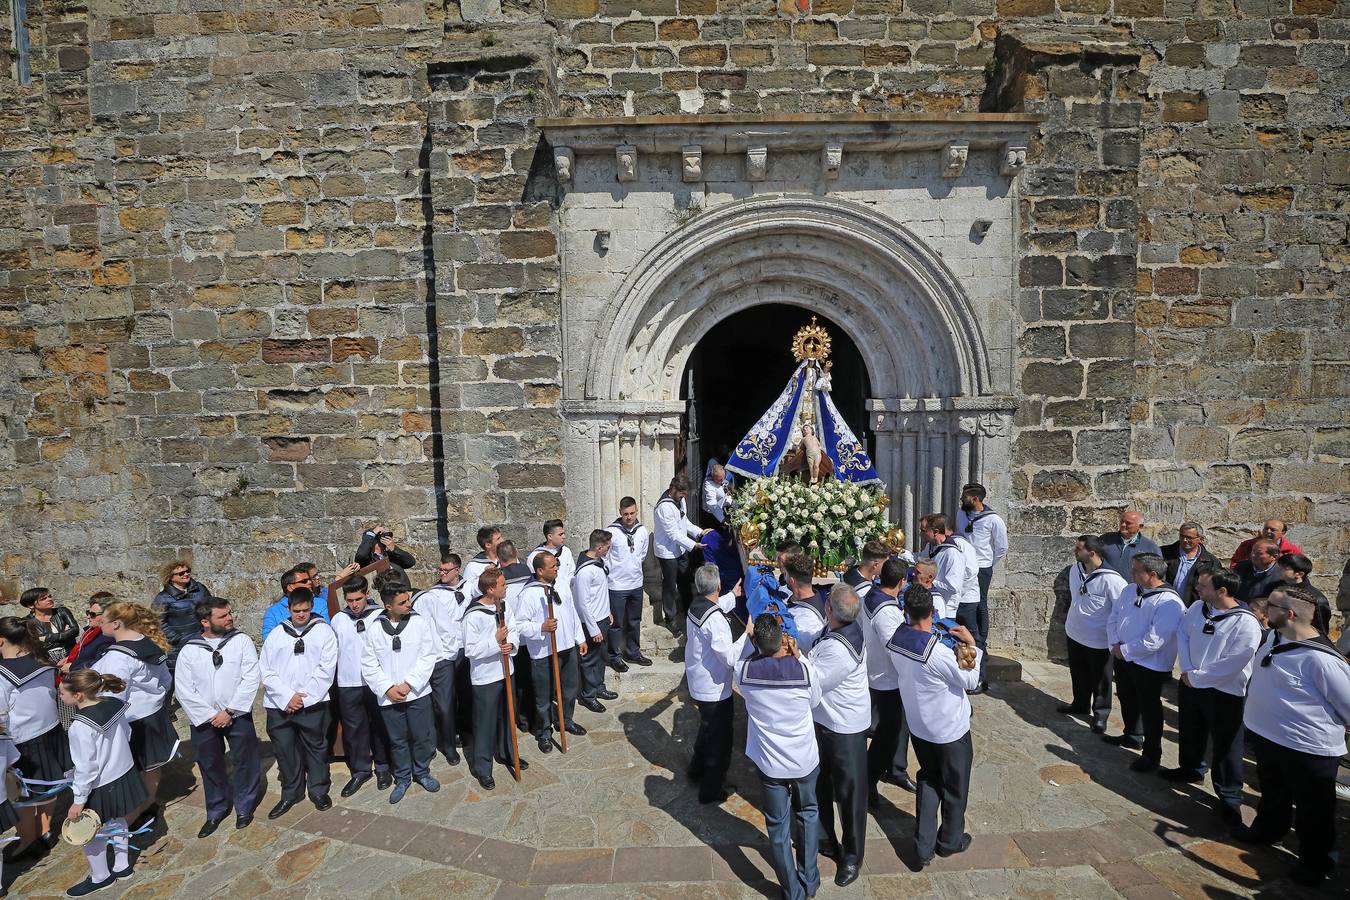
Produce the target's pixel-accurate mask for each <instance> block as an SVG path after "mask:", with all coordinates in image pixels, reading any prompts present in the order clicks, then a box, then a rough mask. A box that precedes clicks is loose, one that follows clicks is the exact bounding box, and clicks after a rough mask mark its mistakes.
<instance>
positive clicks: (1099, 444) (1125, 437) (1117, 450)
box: [1077, 428, 1130, 466]
mask: <svg viewBox="0 0 1350 900" xmlns="http://www.w3.org/2000/svg"><path fill="white" fill-rule="evenodd" d="M1077 456H1078V461H1079V462H1080V463H1082V464H1083V465H1085V466H1118V465H1124V464H1125V463H1127V462H1129V460H1130V432H1129V429H1125V428H1121V429H1115V430H1110V431H1098V430H1090V431H1080V432H1078V438H1077Z"/></svg>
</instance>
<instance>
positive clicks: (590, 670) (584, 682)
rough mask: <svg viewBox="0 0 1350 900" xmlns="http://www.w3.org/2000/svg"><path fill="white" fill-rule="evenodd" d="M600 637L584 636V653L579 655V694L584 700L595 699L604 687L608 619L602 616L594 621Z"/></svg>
mask: <svg viewBox="0 0 1350 900" xmlns="http://www.w3.org/2000/svg"><path fill="white" fill-rule="evenodd" d="M595 627H596V628H597V629H598V630H599V632H600V639H599V640H595V639H594V638H592V637H591V636H590V635H587V636H586V651H587V652H586V655H585V656H583V657H581V660H580V668H581V696H582V699H584V700H597V699H599V698H598V696H597V695H598V694H599V693H600V692H601V691H603V690H606V688H605V662H606V657H607V656H608V655H609V654H608V651H607V650H606V649H605V638H606V637H607V636H608V635H609V619H607V618H602V619H601V620H600V621H598V622H596V623H595Z"/></svg>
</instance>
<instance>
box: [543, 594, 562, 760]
mask: <svg viewBox="0 0 1350 900" xmlns="http://www.w3.org/2000/svg"><path fill="white" fill-rule="evenodd" d="M544 599H545V601H546V602H547V603H548V617H549V618H550V619H553V588H552V587H551V586H548V587H546V588H545V589H544ZM553 621H554V623H555V624H554V626H553V630H552V631H550V632H549V633H548V649H549V652H550V653H552V654H553V697H554V699H555V700H557V701H558V746H559V747H560V748H562V752H564V753H566V752H567V723H566V722H564V721H563V699H562V675H561V674H560V672H559V669H558V627H557V625H556V623H557V621H558V620H557V619H553Z"/></svg>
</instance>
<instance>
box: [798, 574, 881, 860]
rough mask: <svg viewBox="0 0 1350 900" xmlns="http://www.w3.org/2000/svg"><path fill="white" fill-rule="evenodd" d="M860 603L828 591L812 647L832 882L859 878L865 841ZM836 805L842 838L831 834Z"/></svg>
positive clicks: (824, 833)
mask: <svg viewBox="0 0 1350 900" xmlns="http://www.w3.org/2000/svg"><path fill="white" fill-rule="evenodd" d="M861 606H862V600H861V598H859V597H858V595H857V593H856V592H855V591H854V590H853V588H851V587H849V586H848V585H847V584H836V585H835V586H834V587H832V588H831V589H830V597H829V601H828V603H827V605H826V608H825V611H826V614H827V616H828V619H829V628H827V629H826V630H825V632H824V633H823V634H822V635H821V636H820V639H819V640H817V641H816V644H815V646H814V647H812V648H811V666H812V668H813V669H815V672H816V676H817V678H819V680H820V702H819V703H817V704H816V707H815V709H814V710H812V716H813V717H814V719H815V723H816V741H817V743H818V744H819V746H820V777H819V778H818V779H817V780H816V799H817V801H818V802H819V804H820V830H821V850H820V852H821V853H822V854H824V855H825V856H829V857H831V858H833V859H834V860H835V862H836V863H837V864H838V868H837V870H836V873H835V876H834V883H835V884H837V885H839V886H840V887H844V886H846V885H849V884H852V883H853V882H854V881H856V880H857V879H858V871H859V869H860V868H861V866H862V861H863V848H864V843H865V839H866V837H867V786H868V782H867V729H868V726H870V725H871V724H872V708H871V707H872V704H871V697H870V695H869V693H868V689H867V662H866V655H867V639H866V637H865V636H864V634H863V628H862V623H861V622H859V621H858V610H859V608H860V607H861ZM836 800H838V802H839V819H840V825H841V826H842V828H841V830H842V832H843V837H842V839H840V838H838V837H837V836H836V834H835V830H834V803H835V801H836Z"/></svg>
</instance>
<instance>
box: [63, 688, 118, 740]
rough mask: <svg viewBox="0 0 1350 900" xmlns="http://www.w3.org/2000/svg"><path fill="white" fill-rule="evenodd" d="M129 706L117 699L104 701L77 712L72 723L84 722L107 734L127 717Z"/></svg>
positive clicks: (108, 698)
mask: <svg viewBox="0 0 1350 900" xmlns="http://www.w3.org/2000/svg"><path fill="white" fill-rule="evenodd" d="M126 711H127V705H126V704H125V703H123V702H122V701H121V700H118V699H117V698H116V697H104V698H103V699H102V700H100V701H98V702H97V703H95V704H93V705H92V706H86V707H85V708H83V709H77V710H76V711H75V717H74V718H73V719H72V720H71V721H72V722H83V723H84V724H86V725H88V726H89V727H90V728H92V729H94V730H95V731H97V732H99V733H101V734H107V733H108V732H109V731H111V730H112V729H113V728H114V727H115V726H116V725H117V723H118V722H119V721H120V720H121V719H122V718H123V717H124V716H125V715H126Z"/></svg>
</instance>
